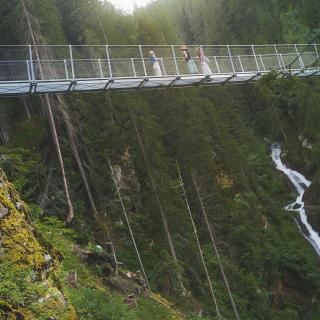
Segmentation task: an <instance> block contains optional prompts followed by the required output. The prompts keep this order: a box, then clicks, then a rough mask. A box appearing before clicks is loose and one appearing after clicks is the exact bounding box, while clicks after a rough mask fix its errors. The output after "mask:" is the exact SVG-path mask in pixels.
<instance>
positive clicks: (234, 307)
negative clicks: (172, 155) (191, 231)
mask: <svg viewBox="0 0 320 320" xmlns="http://www.w3.org/2000/svg"><path fill="white" fill-rule="evenodd" d="M192 181H193V185H194V186H195V189H196V191H197V196H198V200H199V202H200V206H201V210H202V213H203V216H204V219H205V222H206V225H207V228H208V232H209V235H210V239H211V243H212V247H213V250H214V252H215V255H216V257H217V260H218V264H219V268H220V272H221V275H222V278H223V281H224V283H225V286H226V288H227V291H228V295H229V299H230V302H231V305H232V308H233V312H234V315H235V317H236V319H237V320H240V315H239V313H238V310H237V306H236V303H235V301H234V299H233V295H232V292H231V288H230V285H229V281H228V278H227V275H226V274H225V272H224V267H223V264H222V261H221V258H220V254H219V251H218V248H217V246H216V242H215V240H214V233H213V230H212V228H211V226H210V223H209V219H208V216H207V212H206V209H205V207H204V204H203V201H202V198H201V195H200V191H199V188H198V184H197V181H196V178H195V176H194V174H192Z"/></svg>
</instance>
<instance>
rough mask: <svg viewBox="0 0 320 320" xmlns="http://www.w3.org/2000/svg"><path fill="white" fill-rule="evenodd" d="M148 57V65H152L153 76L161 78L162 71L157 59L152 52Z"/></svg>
mask: <svg viewBox="0 0 320 320" xmlns="http://www.w3.org/2000/svg"><path fill="white" fill-rule="evenodd" d="M149 56H150V63H151V65H152V68H153V72H154V75H155V76H156V77H162V71H161V67H160V64H159V59H158V58H157V57H156V55H155V53H154V51H150V52H149Z"/></svg>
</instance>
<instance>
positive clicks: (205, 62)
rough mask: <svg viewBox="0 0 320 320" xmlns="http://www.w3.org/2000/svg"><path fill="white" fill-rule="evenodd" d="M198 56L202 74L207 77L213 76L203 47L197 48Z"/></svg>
mask: <svg viewBox="0 0 320 320" xmlns="http://www.w3.org/2000/svg"><path fill="white" fill-rule="evenodd" d="M197 55H198V59H199V61H200V65H201V69H202V73H203V74H205V75H206V76H210V75H212V71H211V69H210V67H209V64H208V62H209V59H208V58H207V57H206V56H205V55H204V53H203V50H202V48H201V47H199V48H197Z"/></svg>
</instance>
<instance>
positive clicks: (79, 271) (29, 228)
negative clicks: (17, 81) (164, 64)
mask: <svg viewBox="0 0 320 320" xmlns="http://www.w3.org/2000/svg"><path fill="white" fill-rule="evenodd" d="M0 17H1V19H0V44H1V45H8V44H10V45H24V44H32V43H36V44H39V45H45V44H66V45H68V44H73V45H94V44H106V43H107V44H110V45H123V44H126V45H129V44H145V45H171V44H176V45H181V44H184V43H185V44H188V45H201V44H203V45H206V44H207V45H211V44H235V45H236V44H243V45H251V44H273V43H278V44H279V43H280V44H281V43H303V44H308V43H310V41H316V42H319V39H320V22H319V21H320V6H319V3H318V1H316V0H294V1H292V0H290V1H289V0H247V1H244V0H155V1H153V2H151V3H150V4H149V5H147V6H146V7H141V8H136V9H135V10H134V12H133V13H132V14H126V13H124V12H122V11H121V10H118V9H116V8H115V7H114V6H112V5H111V4H110V3H109V2H108V0H105V1H103V2H102V1H99V0H10V1H9V0H0ZM2 54H3V52H1V49H0V56H1V55H2ZM319 88H320V80H319V79H318V78H317V77H310V78H307V79H300V78H298V77H291V76H280V75H279V74H278V73H277V72H276V71H275V72H271V73H270V74H268V75H265V76H264V77H262V79H261V80H259V81H257V82H254V83H246V84H243V85H224V86H221V85H220V86H210V87H194V88H181V89H175V88H171V89H164V90H148V91H130V92H114V93H110V92H91V93H70V94H42V95H41V94H39V95H26V96H18V97H11V96H10V97H0V168H1V171H0V319H19V320H20V319H26V320H27V319H40V320H45V319H51V320H53V319H57V320H58V319H66V320H67V319H70V320H76V319H84V320H87V319H94V320H109V319H121V320H133V319H137V320H149V319H150V320H166V319H168V320H179V319H187V320H200V319H208V320H209V319H210V320H211V319H213V320H222V319H242V320H267V319H268V320H300V319H303V320H308V319H310V320H311V319H313V320H314V319H320V272H319V271H320V264H319V253H317V251H316V250H315V249H314V247H313V246H312V245H311V244H310V243H309V242H308V239H307V237H306V236H305V233H304V232H305V231H304V229H303V227H301V224H299V222H297V221H299V219H300V218H299V214H298V211H287V210H285V207H286V206H287V205H288V204H289V203H291V202H294V199H295V198H296V197H297V194H296V191H295V189H294V188H293V185H292V184H291V183H290V181H289V180H288V178H287V177H286V176H285V175H284V174H281V173H280V172H279V170H277V168H276V167H275V165H274V163H273V162H272V158H271V148H272V145H273V144H274V143H278V144H281V150H282V161H283V162H284V163H285V164H286V165H287V166H288V167H289V168H292V169H293V170H296V171H298V172H300V173H301V174H303V175H304V176H305V177H306V178H307V179H308V180H309V181H311V186H310V187H309V188H308V189H307V190H306V191H305V193H304V195H303V200H304V203H305V209H306V214H307V219H308V221H309V222H310V224H311V225H312V227H313V229H314V230H315V233H316V234H318V232H320V193H319V186H320V129H319V122H320V91H318V89H319ZM132 297H133V298H132Z"/></svg>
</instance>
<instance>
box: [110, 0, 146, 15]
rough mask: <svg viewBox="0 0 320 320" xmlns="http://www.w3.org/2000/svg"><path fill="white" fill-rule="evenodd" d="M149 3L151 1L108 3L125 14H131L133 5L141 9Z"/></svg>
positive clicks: (122, 0) (114, 0) (116, 1)
mask: <svg viewBox="0 0 320 320" xmlns="http://www.w3.org/2000/svg"><path fill="white" fill-rule="evenodd" d="M151 1H152V0H109V2H111V3H112V4H113V5H115V6H116V7H117V8H119V9H122V10H124V11H126V12H132V11H133V8H134V5H135V4H136V5H137V6H138V7H142V6H145V5H147V4H148V3H149V2H151Z"/></svg>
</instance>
